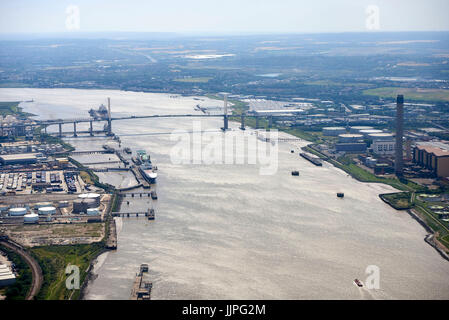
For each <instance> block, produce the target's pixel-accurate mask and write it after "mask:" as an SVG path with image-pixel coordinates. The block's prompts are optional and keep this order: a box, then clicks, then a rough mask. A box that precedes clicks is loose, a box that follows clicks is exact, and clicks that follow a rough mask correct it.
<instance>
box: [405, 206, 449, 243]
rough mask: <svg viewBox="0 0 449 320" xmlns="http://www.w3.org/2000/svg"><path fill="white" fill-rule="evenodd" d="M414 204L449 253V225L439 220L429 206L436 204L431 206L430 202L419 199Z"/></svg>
mask: <svg viewBox="0 0 449 320" xmlns="http://www.w3.org/2000/svg"><path fill="white" fill-rule="evenodd" d="M414 202H415V207H414V209H415V211H416V212H417V213H418V214H419V216H420V217H421V218H422V219H423V220H424V221H425V223H426V224H427V225H428V226H429V228H431V229H432V230H433V232H434V233H435V236H436V238H437V240H438V241H440V242H441V243H442V244H443V245H444V246H445V247H446V251H447V252H449V224H448V223H447V222H444V221H442V220H440V219H438V215H437V214H436V213H434V212H433V211H432V210H430V209H429V206H430V205H435V203H432V204H429V203H428V202H424V201H421V200H419V199H416V200H415V201H414Z"/></svg>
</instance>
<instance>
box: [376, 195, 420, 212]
mask: <svg viewBox="0 0 449 320" xmlns="http://www.w3.org/2000/svg"><path fill="white" fill-rule="evenodd" d="M380 197H381V198H382V199H383V200H384V201H386V202H387V203H388V204H389V205H390V206H392V207H393V208H395V209H396V210H406V209H411V208H412V206H413V204H412V202H411V193H410V192H397V193H388V194H382V195H380Z"/></svg>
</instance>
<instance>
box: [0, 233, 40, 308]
mask: <svg viewBox="0 0 449 320" xmlns="http://www.w3.org/2000/svg"><path fill="white" fill-rule="evenodd" d="M1 244H2V245H4V246H5V247H7V248H9V249H11V250H13V251H14V252H16V253H17V254H19V255H20V256H21V257H22V258H23V259H25V261H26V263H27V264H28V265H29V266H30V268H31V272H32V275H33V280H32V282H31V287H30V290H29V291H28V294H27V296H26V300H33V299H34V297H35V296H36V295H37V293H38V292H39V290H40V289H41V286H42V282H43V280H44V278H43V275H42V269H41V267H40V266H39V264H38V263H37V261H36V260H34V258H33V257H32V256H31V255H30V254H29V253H28V252H26V251H24V250H22V249H21V248H19V247H17V246H16V245H14V244H12V243H10V242H6V241H2V242H1Z"/></svg>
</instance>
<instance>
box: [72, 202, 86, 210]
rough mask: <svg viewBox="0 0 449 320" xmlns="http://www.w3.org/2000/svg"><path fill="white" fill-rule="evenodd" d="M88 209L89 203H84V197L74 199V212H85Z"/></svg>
mask: <svg viewBox="0 0 449 320" xmlns="http://www.w3.org/2000/svg"><path fill="white" fill-rule="evenodd" d="M86 209H87V204H86V203H84V200H83V199H76V200H75V201H73V213H81V212H85V211H86Z"/></svg>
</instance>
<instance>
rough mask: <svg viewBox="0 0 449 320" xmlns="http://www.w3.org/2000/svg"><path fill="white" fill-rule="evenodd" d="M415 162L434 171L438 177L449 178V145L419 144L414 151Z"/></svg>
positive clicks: (436, 143)
mask: <svg viewBox="0 0 449 320" xmlns="http://www.w3.org/2000/svg"><path fill="white" fill-rule="evenodd" d="M413 162H415V163H417V164H419V165H421V166H423V167H424V168H427V169H429V170H431V171H433V173H434V174H435V175H436V176H437V177H441V178H442V177H449V145H447V144H445V143H441V142H422V143H418V144H417V145H416V147H415V148H414V150H413Z"/></svg>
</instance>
